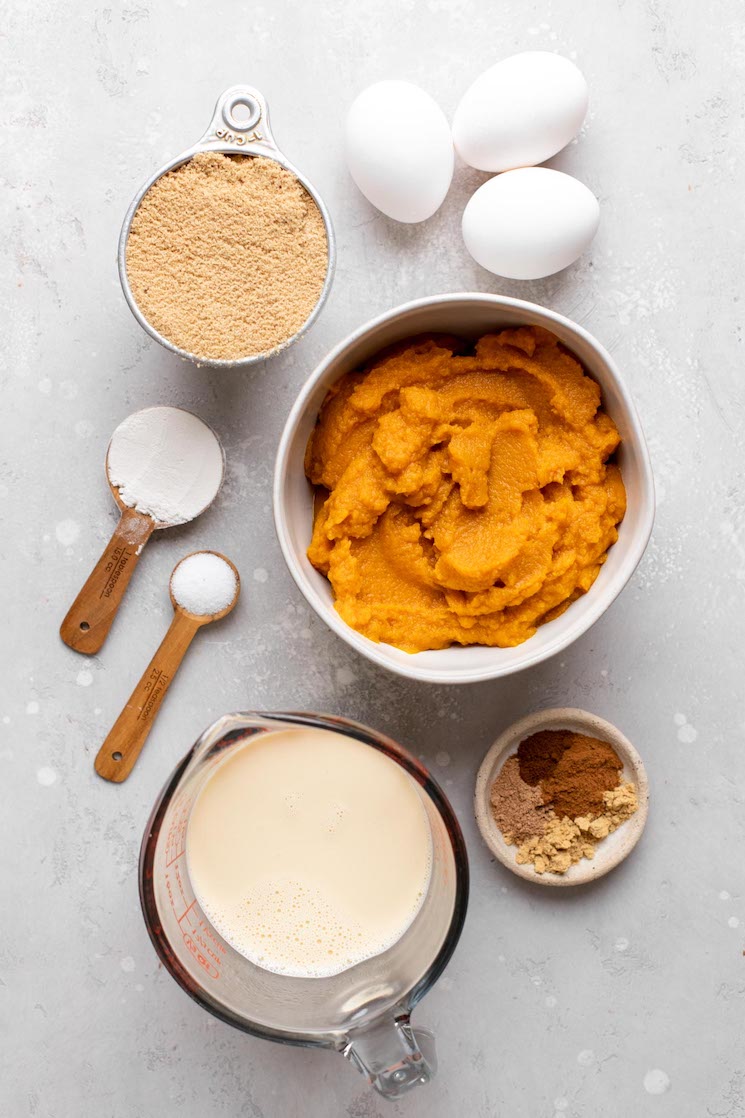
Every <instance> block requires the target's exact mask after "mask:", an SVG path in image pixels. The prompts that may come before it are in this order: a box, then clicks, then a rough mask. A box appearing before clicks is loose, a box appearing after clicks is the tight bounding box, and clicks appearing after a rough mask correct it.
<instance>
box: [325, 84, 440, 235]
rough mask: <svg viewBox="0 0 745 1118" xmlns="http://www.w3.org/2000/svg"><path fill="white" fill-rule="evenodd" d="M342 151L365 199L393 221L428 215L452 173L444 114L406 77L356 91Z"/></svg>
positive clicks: (436, 204)
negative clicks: (405, 78)
mask: <svg viewBox="0 0 745 1118" xmlns="http://www.w3.org/2000/svg"><path fill="white" fill-rule="evenodd" d="M345 153H346V159H347V165H348V167H349V172H350V174H351V176H352V178H353V179H354V181H355V183H356V184H357V186H358V187H359V189H360V190H361V191H362V193H363V194H364V195H365V197H366V198H367V200H368V201H369V202H372V204H373V206H376V207H377V209H379V210H382V212H383V213H384V214H387V216H388V217H392V218H394V219H395V220H396V221H404V222H416V221H425V220H426V219H427V218H428V217H431V216H432V214H433V213H435V211H436V210H438V209H439V208H440V206H441V205H442V202H443V199H444V198H445V195H446V194H447V192H448V188H449V186H450V182H451V180H452V177H453V163H454V153H453V140H452V135H451V132H450V125H449V124H448V121H447V118H446V116H445V114H444V113H443V111H442V109H441V108H440V107H439V105H438V104H437V102H436V101H434V100H433V99H432V98H431V97H430V95H429V94H428V93H425V91H424V90H423V89H420V88H419V86H418V85H414V84H413V83H411V82H405V81H382V82H376V83H375V85H371V86H369V87H368V88H367V89H365V90H363V92H362V93H360V95H359V96H358V97H357V98H356V100H355V101H354V102H353V103H352V105H351V107H350V109H349V112H348V114H347V120H346V127H345Z"/></svg>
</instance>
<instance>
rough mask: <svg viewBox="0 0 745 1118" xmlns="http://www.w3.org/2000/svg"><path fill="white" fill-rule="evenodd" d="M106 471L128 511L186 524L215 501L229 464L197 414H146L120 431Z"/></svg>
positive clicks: (114, 437) (163, 521) (137, 415)
mask: <svg viewBox="0 0 745 1118" xmlns="http://www.w3.org/2000/svg"><path fill="white" fill-rule="evenodd" d="M106 468H107V470H108V474H109V481H110V482H111V484H112V485H113V486H115V487H116V488H117V489H118V490H119V496H120V497H121V499H122V501H123V502H124V504H125V505H128V506H129V507H130V508H135V509H137V510H138V512H144V513H146V514H147V515H148V516H152V517H154V519H155V520H157V521H159V522H160V523H161V524H184V523H185V522H186V521H187V520H192V519H193V518H194V517H195V516H197V515H198V514H199V513H200V512H202V511H203V510H204V509H206V508H207V506H208V505H209V504H210V502H211V501H212V500H214V498H215V496H216V494H217V491H218V490H219V488H220V485H221V483H222V476H223V468H224V463H223V455H222V448H221V446H220V443H219V442H218V440H217V436H216V435H215V433H214V431H212V429H211V428H210V427H208V426H207V424H206V423H202V421H201V419H197V417H196V416H195V415H192V414H191V412H188V411H182V409H181V408H145V410H144V411H138V412H135V414H134V415H130V416H129V418H128V419H125V420H124V422H123V423H120V424H119V426H118V427H117V429H116V431H115V432H114V434H113V435H112V438H111V443H110V444H109V453H108V457H107V460H106Z"/></svg>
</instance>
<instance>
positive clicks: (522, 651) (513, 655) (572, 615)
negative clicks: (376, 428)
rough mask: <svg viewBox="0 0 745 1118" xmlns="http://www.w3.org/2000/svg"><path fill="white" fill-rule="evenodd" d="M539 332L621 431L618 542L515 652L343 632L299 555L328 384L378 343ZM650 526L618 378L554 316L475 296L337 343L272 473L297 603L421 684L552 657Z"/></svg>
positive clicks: (640, 449)
mask: <svg viewBox="0 0 745 1118" xmlns="http://www.w3.org/2000/svg"><path fill="white" fill-rule="evenodd" d="M524 325H532V326H544V327H545V328H546V329H547V330H550V331H551V332H552V333H553V334H555V335H556V336H557V337H558V338H559V340H560V341H561V342H563V344H564V345H565V346H567V348H568V349H570V350H571V351H572V353H573V354H574V355H575V356H576V357H577V359H578V360H579V361H580V362H581V363H582V365H583V366H584V367H585V369H586V370H587V372H588V373H589V374H590V376H592V377H594V378H595V380H596V381H597V382H598V384H599V385H600V387H601V389H602V393H603V406H604V407H605V409H606V411H607V412H608V414H609V415H610V416H611V418H612V419H613V421H614V423H615V424H616V426H617V427H618V430H619V431H620V433H621V439H622V442H621V446H620V447H619V450H618V456H617V460H618V464H619V466H620V468H621V473H622V475H623V480H624V484H625V486H626V498H627V508H626V515H625V517H624V519H623V521H622V523H621V525H620V528H619V533H618V541H617V543H615V544H614V545H613V547H612V548H611V549H610V551H609V552H608V558H607V560H606V562H605V563H604V564H603V566H602V568H601V570H600V574H599V575H598V577H597V579H596V580H595V582H594V583H593V585H592V586H591V587H590V589H589V591H588V593H587V594H584V595H583V596H582V597H581V598H579V599H578V600H577V601H576V602H573V603H572V605H571V606H570V607H569V609H567V610H565V612H564V613H562V614H561V616H560V617H557V618H555V619H554V620H553V621H549V622H548V623H547V624H546V625H541V626H540V628H539V629H538V632H537V633H536V634H535V636H533V637H531V638H530V640H528V641H525V643H524V644H520V645H518V646H517V647H516V648H486V647H484V646H482V645H472V646H471V647H470V648H461V647H457V646H453V647H452V648H441V649H437V650H435V651H430V652H415V653H413V654H412V653H408V652H402V651H401V649H400V648H394V647H393V645H390V644H376V643H375V642H374V641H371V640H369V639H368V638H367V637H365V636H363V635H362V633H358V632H356V631H355V630H354V629H351V628H350V627H349V625H347V624H346V622H345V621H343V620H342V619H341V617H340V616H339V614H338V613H337V612H336V610H335V608H334V595H333V591H332V589H331V584H330V583H329V581H328V579H327V578H326V577H325V576H324V575H322V574H320V572H319V571H317V570H316V569H315V568H314V567H313V566H312V565H311V563H310V561H309V559H308V556H307V554H306V551H307V548H308V544H309V543H310V538H311V534H312V531H313V501H314V493H313V488H312V486H311V485H310V483H309V482H308V480H307V478H306V476H305V467H304V460H305V448H306V446H307V445H308V438H309V436H310V433H311V431H312V430H313V428H314V426H315V423H316V419H317V418H318V412H319V410H320V407H321V404H322V403H323V401H324V398H325V396H326V393H327V392H328V390H329V388H330V387H331V385H332V384H335V383H336V381H337V380H339V378H340V377H342V376H344V374H345V373H348V372H351V371H352V370H353V369H358V368H359V367H360V365H362V364H363V363H364V362H365V361H367V360H368V359H369V358H370V357H372V356H373V354H375V353H378V352H379V351H380V350H381V349H383V348H384V347H385V346H388V345H391V343H393V342H396V341H399V340H400V339H401V338H410V337H413V336H414V335H416V334H422V333H428V332H431V331H435V332H441V333H446V334H456V335H458V336H459V337H463V338H478V337H480V336H481V335H482V334H486V333H489V332H490V331H494V330H501V329H503V328H504V327H506V326H524ZM653 520H654V484H653V481H652V468H651V465H650V461H649V455H648V453H647V447H646V444H645V442H644V435H643V433H642V429H641V426H640V424H639V419H638V417H637V414H636V411H635V409H634V404H633V402H632V400H631V397H630V395H629V392H628V389H627V388H626V385H625V384H624V381H623V377H622V376H621V373H620V371H619V370H618V369H617V368H616V366H615V364H614V362H613V360H612V358H611V356H610V354H609V353H607V352H606V350H605V349H603V347H602V346H601V345H600V343H599V342H597V341H596V340H595V338H593V337H592V336H591V335H590V334H588V333H587V331H586V330H584V329H583V328H582V327H581V326H578V325H577V323H576V322H571V321H570V320H569V319H568V318H564V317H563V315H560V314H556V312H555V311H550V310H546V308H545V307H538V306H536V305H535V304H534V303H525V302H523V301H522V300H520V299H508V298H506V297H504V296H501V295H486V294H484V293H483V292H466V293H462V294H455V295H433V296H431V297H430V298H427V299H417V300H415V301H414V302H411V303H405V304H404V305H403V306H401V307H396V308H395V309H394V310H392V311H388V312H387V313H386V314H383V315H380V317H379V318H375V319H373V321H372V322H368V323H366V324H365V325H364V326H361V327H360V328H359V330H356V331H355V332H354V333H353V334H350V336H349V337H348V338H345V340H344V341H343V342H340V343H339V345H338V346H337V347H336V349H333V350H332V351H331V353H330V354H329V355H328V356H327V357H326V358H325V360H323V361H322V362H321V364H320V365H319V366H318V368H317V369H316V370H315V372H313V373H311V375H310V376H309V377H308V379H307V381H306V382H305V385H304V386H303V388H302V390H301V392H300V395H299V396H298V398H297V400H296V401H295V404H294V406H293V408H292V411H291V412H290V415H289V418H288V420H287V423H286V424H285V429H284V431H283V433H282V438H281V440H280V444H279V450H278V452H277V462H276V466H275V471H274V522H275V524H276V527H277V535H278V537H279V544H280V547H281V548H282V554H283V555H284V558H285V562H286V563H287V566H288V568H289V571H290V574H291V575H292V577H293V578H294V579H295V582H296V583H297V585H298V587H299V588H300V591H301V592H302V593H303V594H304V595H305V598H306V600H307V601H308V603H309V604H310V605H311V606H312V608H313V609H314V610H315V611H316V613H317V614H318V616H319V617H320V618H322V620H323V621H325V622H326V624H327V625H328V626H329V627H330V628H331V629H333V631H334V632H335V633H336V634H337V635H338V636H340V637H341V638H342V640H345V641H346V642H347V644H349V645H351V646H352V648H355V649H356V650H357V651H358V652H360V653H361V654H362V655H363V656H366V657H367V658H368V660H372V661H373V662H374V663H376V664H380V665H381V666H382V667H384V668H388V669H389V670H390V671H393V672H397V673H398V674H399V675H402V676H406V677H407V678H408V679H419V680H422V681H424V682H426V683H477V682H479V681H481V680H485V679H497V678H499V677H500V676H506V675H511V674H512V673H513V672H518V671H521V670H522V669H523V668H528V667H531V666H532V665H533V664H538V663H540V662H541V661H542V660H545V659H546V658H547V657H549V656H553V655H555V653H557V652H561V650H562V649H564V648H566V647H567V645H569V644H571V643H572V641H574V640H576V639H577V637H580V636H581V635H582V634H583V633H585V632H586V631H587V630H588V629H589V628H590V626H591V625H592V624H594V622H595V621H597V620H598V618H599V617H601V616H602V614H603V613H604V612H605V610H606V609H607V608H608V606H609V605H610V604H611V602H612V601H613V600H614V599H615V598H616V597H617V595H618V594H620V593H621V591H622V590H623V588H624V586H625V585H626V583H627V582H628V581H629V579H630V578H631V576H632V574H633V573H634V570H635V569H636V565H637V563H638V562H639V560H640V559H641V557H642V555H643V554H644V549H645V547H646V546H647V541H648V540H649V536H650V533H651V531H652V522H653Z"/></svg>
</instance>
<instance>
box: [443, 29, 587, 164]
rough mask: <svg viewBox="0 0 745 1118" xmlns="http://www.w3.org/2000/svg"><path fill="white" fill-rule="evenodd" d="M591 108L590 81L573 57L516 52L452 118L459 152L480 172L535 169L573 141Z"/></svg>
mask: <svg viewBox="0 0 745 1118" xmlns="http://www.w3.org/2000/svg"><path fill="white" fill-rule="evenodd" d="M587 105H588V93H587V82H586V81H585V79H584V77H583V76H582V73H581V72H580V71H579V70H578V69H577V67H576V66H575V65H574V63H573V62H570V61H569V59H568V58H562V56H561V55H560V54H551V53H550V52H549V51H543V50H529V51H525V52H524V53H523V54H513V55H512V56H511V57H510V58H505V59H503V60H502V61H501V62H497V64H496V66H492V67H491V69H489V70H486V71H485V72H484V73H483V74H481V76H480V77H478V78H476V81H475V82H474V83H473V85H472V86H471V87H470V89H468V90H467V91H466V93H465V94H464V96H463V99H462V100H461V102H460V104H459V105H458V108H457V109H456V110H455V117H454V118H453V141H454V143H455V148H456V151H457V152H458V154H459V155H460V157H461V159H464V160H465V162H466V163H468V164H470V166H471V167H477V168H478V169H479V170H480V171H509V170H511V169H513V168H515V167H533V166H535V164H536V163H543V161H544V160H545V159H550V158H551V156H552V155H556V152H557V151H561V149H562V148H563V147H566V145H567V144H568V143H569V141H570V140H572V139H574V137H575V136H576V135H577V133H578V132H579V130H580V128H581V127H582V122H583V120H584V119H585V116H586V115H587Z"/></svg>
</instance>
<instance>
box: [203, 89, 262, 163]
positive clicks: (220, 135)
mask: <svg viewBox="0 0 745 1118" xmlns="http://www.w3.org/2000/svg"><path fill="white" fill-rule="evenodd" d="M239 111H240V115H239ZM215 141H218V142H220V143H221V144H225V145H230V147H231V148H234V149H235V150H236V151H240V150H241V149H242V148H243V149H246V148H251V147H252V146H253V145H255V144H261V145H262V146H264V147H271V148H275V147H276V146H277V145H276V144H275V142H274V137H273V136H272V133H271V129H270V127H269V110H268V108H267V104H266V100H265V98H264V96H263V94H262V93H260V92H259V90H258V89H254V87H253V86H250V85H234V86H231V87H230V89H226V90H225V91H224V93H221V94H220V96H219V97H218V99H217V104H216V105H215V111H214V112H213V114H212V120H211V121H210V126H209V128H208V129H207V131H206V132H205V134H204V136H203V137H202V140H201V143H208V142H215Z"/></svg>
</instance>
